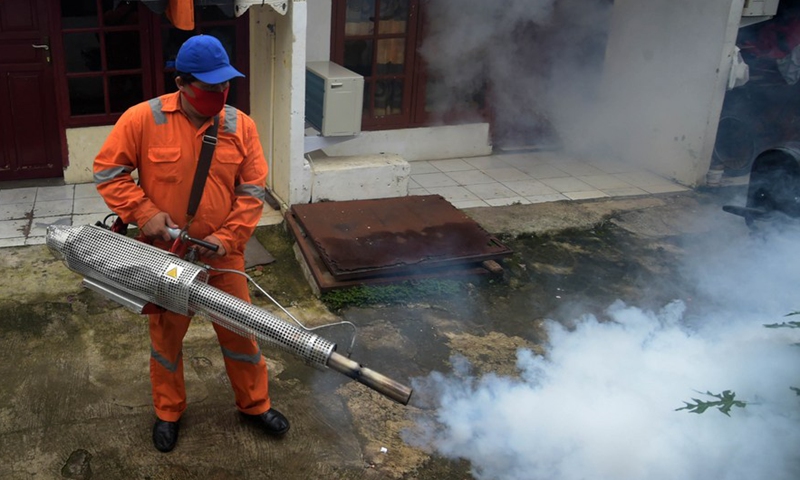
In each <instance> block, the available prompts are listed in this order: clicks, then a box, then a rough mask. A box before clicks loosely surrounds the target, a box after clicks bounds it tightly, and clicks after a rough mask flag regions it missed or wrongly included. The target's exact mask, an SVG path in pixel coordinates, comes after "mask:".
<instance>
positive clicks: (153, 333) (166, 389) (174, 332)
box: [149, 312, 190, 422]
mask: <svg viewBox="0 0 800 480" xmlns="http://www.w3.org/2000/svg"><path fill="white" fill-rule="evenodd" d="M149 317H150V349H151V350H150V385H151V387H152V389H153V406H154V407H155V410H156V416H158V418H160V419H161V420H164V421H167V422H177V421H178V419H179V418H181V414H182V413H183V411H184V410H186V385H185V383H184V379H183V355H182V348H183V337H184V336H185V335H186V330H188V328H189V322H190V319H189V317H186V316H184V315H178V314H177V313H173V312H164V313H160V314H153V315H149Z"/></svg>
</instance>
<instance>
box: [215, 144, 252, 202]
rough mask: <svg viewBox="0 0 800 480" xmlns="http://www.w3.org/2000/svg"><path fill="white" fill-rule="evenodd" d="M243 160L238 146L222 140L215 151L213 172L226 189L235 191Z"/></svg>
mask: <svg viewBox="0 0 800 480" xmlns="http://www.w3.org/2000/svg"><path fill="white" fill-rule="evenodd" d="M242 160H244V157H243V156H242V154H241V152H240V151H239V149H238V148H236V147H235V146H234V145H228V144H225V143H222V142H220V143H219V144H218V145H217V149H216V151H215V152H214V161H213V162H211V172H212V174H213V176H214V177H216V178H217V179H218V180H219V182H220V183H221V184H222V185H224V186H225V188H226V189H228V190H230V191H233V188H234V185H235V182H236V176H237V175H238V173H239V167H240V166H241V164H242Z"/></svg>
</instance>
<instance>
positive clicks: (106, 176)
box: [92, 166, 133, 185]
mask: <svg viewBox="0 0 800 480" xmlns="http://www.w3.org/2000/svg"><path fill="white" fill-rule="evenodd" d="M132 171H133V167H128V166H119V167H113V168H107V169H105V170H101V171H99V172H96V173H95V174H94V175H93V176H92V178H94V184H95V185H100V184H101V183H105V182H108V181H110V180H114V179H115V178H117V177H121V176H123V175H128V174H130V173H131V172H132Z"/></svg>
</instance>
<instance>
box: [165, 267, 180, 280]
mask: <svg viewBox="0 0 800 480" xmlns="http://www.w3.org/2000/svg"><path fill="white" fill-rule="evenodd" d="M181 272H183V267H181V266H180V265H175V264H173V263H170V264H169V265H168V266H167V271H166V272H164V275H166V276H168V277H169V278H172V279H175V280H177V279H178V277H180V276H181Z"/></svg>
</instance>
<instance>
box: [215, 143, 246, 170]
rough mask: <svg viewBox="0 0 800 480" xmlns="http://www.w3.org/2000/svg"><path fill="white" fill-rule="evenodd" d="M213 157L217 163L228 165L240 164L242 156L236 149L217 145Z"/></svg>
mask: <svg viewBox="0 0 800 480" xmlns="http://www.w3.org/2000/svg"><path fill="white" fill-rule="evenodd" d="M214 156H215V157H216V159H217V161H218V162H219V163H225V164H229V165H230V164H239V163H242V159H243V157H242V154H241V153H240V152H239V150H238V149H237V148H236V147H234V146H228V145H225V146H223V145H217V151H216V152H214Z"/></svg>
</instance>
